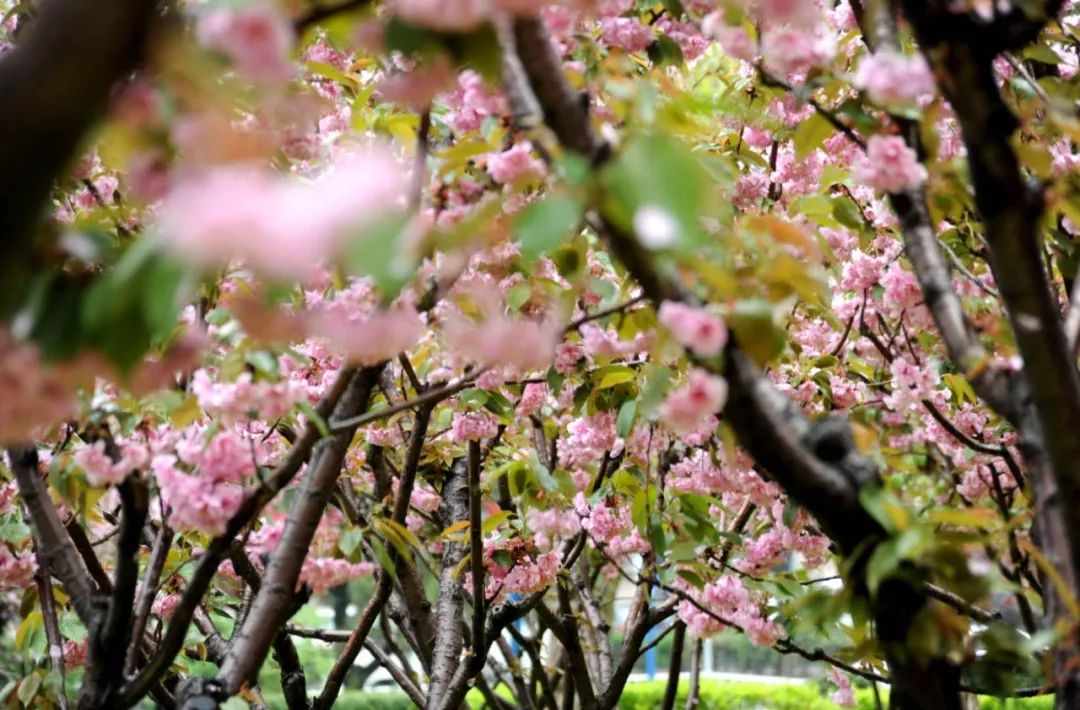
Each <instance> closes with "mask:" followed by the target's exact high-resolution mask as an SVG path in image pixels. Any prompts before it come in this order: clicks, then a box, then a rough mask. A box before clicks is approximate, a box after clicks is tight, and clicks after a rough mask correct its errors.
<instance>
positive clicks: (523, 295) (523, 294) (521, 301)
mask: <svg viewBox="0 0 1080 710" xmlns="http://www.w3.org/2000/svg"><path fill="white" fill-rule="evenodd" d="M531 295H532V286H531V285H530V284H529V283H528V282H525V281H523V282H521V283H519V284H517V285H515V286H511V287H510V289H509V290H508V291H507V292H506V297H505V299H506V305H507V306H509V308H510V310H512V311H520V310H521V307H522V306H524V305H525V303H526V301H528V300H529V297H530V296H531Z"/></svg>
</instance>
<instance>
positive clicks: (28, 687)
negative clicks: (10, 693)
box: [16, 673, 41, 707]
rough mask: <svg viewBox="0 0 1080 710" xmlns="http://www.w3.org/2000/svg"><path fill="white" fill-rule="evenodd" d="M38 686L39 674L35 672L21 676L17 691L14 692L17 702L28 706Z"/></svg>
mask: <svg viewBox="0 0 1080 710" xmlns="http://www.w3.org/2000/svg"><path fill="white" fill-rule="evenodd" d="M40 687H41V676H40V675H38V674H37V673H31V674H30V675H28V676H26V677H25V678H23V680H22V682H21V683H19V691H18V693H16V695H17V696H18V698H19V702H21V703H22V704H23V706H24V707H25V706H28V705H29V704H30V703H31V701H33V699H34V696H36V695H37V692H38V689H39V688H40Z"/></svg>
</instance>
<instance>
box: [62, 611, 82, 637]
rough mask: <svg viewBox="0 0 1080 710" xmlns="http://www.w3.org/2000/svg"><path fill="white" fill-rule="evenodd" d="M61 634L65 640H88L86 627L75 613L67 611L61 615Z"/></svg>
mask: <svg viewBox="0 0 1080 710" xmlns="http://www.w3.org/2000/svg"><path fill="white" fill-rule="evenodd" d="M60 633H61V634H63V636H64V638H66V639H71V640H72V641H76V642H78V641H82V640H83V639H84V638H86V627H85V626H83V624H82V622H81V621H79V617H78V616H77V615H76V614H75V612H73V611H67V612H64V613H63V614H61V615H60Z"/></svg>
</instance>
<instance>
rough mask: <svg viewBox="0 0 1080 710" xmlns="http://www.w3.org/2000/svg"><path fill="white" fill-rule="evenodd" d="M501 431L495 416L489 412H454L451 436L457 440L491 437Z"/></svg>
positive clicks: (476, 439) (477, 439) (475, 439)
mask: <svg viewBox="0 0 1080 710" xmlns="http://www.w3.org/2000/svg"><path fill="white" fill-rule="evenodd" d="M498 431H499V428H498V422H497V421H496V420H495V417H493V416H491V415H490V414H488V413H487V412H458V413H455V414H454V421H453V423H452V424H451V429H450V438H451V439H453V440H454V441H457V442H464V441H479V440H480V439H490V438H491V437H493V436H495V434H497V433H498Z"/></svg>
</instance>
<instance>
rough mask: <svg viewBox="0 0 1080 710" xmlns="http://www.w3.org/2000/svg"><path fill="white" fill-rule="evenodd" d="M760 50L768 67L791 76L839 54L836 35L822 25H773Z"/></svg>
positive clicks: (822, 63) (825, 62)
mask: <svg viewBox="0 0 1080 710" xmlns="http://www.w3.org/2000/svg"><path fill="white" fill-rule="evenodd" d="M761 54H762V56H763V57H764V59H765V65H766V66H767V67H768V68H769V69H771V70H772V71H775V72H777V73H778V74H781V75H783V76H790V75H792V74H796V73H798V72H804V71H806V70H808V69H811V68H813V67H821V66H824V65H826V64H828V63H829V61H831V60H832V58H833V56H834V55H835V54H836V38H835V37H834V36H833V35H832V33H831V32H830V31H829V30H826V29H823V28H818V29H813V30H806V29H801V28H797V27H791V26H787V25H783V26H779V27H771V28H769V29H767V30H765V32H764V34H763V35H762V38H761Z"/></svg>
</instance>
